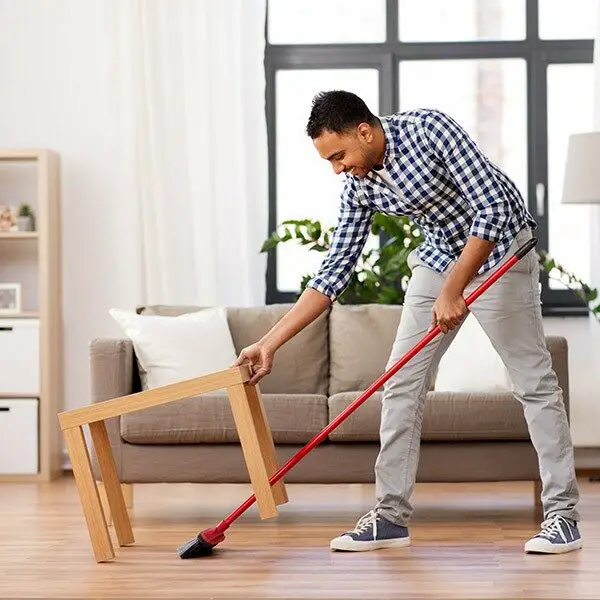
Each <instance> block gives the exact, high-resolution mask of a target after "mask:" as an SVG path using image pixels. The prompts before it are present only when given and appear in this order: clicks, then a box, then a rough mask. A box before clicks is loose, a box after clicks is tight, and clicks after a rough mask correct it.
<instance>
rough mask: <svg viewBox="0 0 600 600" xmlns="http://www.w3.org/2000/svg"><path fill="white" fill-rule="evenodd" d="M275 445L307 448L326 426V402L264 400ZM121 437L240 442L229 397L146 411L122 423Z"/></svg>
mask: <svg viewBox="0 0 600 600" xmlns="http://www.w3.org/2000/svg"><path fill="white" fill-rule="evenodd" d="M262 397H263V404H264V406H265V412H266V413H267V420H268V422H269V426H270V428H271V431H272V434H273V440H274V441H275V442H276V443H279V444H305V443H306V442H308V441H309V440H310V439H311V438H312V437H314V435H315V434H317V433H318V432H319V431H321V429H323V428H324V427H325V426H326V425H327V397H326V396H319V395H316V394H294V395H291V394H263V396H262ZM121 437H122V438H123V440H124V441H125V442H128V443H130V444H200V443H207V444H211V443H212V444H220V443H236V442H238V441H239V438H238V435H237V431H236V428H235V423H234V420H233V414H232V412H231V408H230V406H229V400H228V398H227V395H226V394H225V393H224V392H217V393H214V394H204V395H202V396H196V397H194V398H186V399H185V400H179V401H178V402H172V403H170V404H164V405H162V406H156V407H153V408H146V409H144V410H139V411H136V412H133V413H128V414H126V415H123V416H122V417H121Z"/></svg>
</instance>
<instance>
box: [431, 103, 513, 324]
mask: <svg viewBox="0 0 600 600" xmlns="http://www.w3.org/2000/svg"><path fill="white" fill-rule="evenodd" d="M422 132H423V135H424V137H425V139H426V143H428V144H429V147H430V148H431V150H432V151H433V153H434V154H435V156H436V157H437V158H438V159H440V160H441V161H442V162H443V163H444V166H445V167H446V169H447V171H448V173H449V175H450V177H451V178H452V180H453V181H454V183H455V185H456V187H457V188H458V190H459V192H460V193H461V195H462V196H463V197H464V198H465V200H466V201H467V202H469V203H470V204H471V205H472V206H473V208H474V209H475V211H476V213H475V218H474V219H473V223H472V224H471V229H470V234H471V235H470V237H469V239H468V240H467V243H466V245H465V247H464V248H463V251H462V252H461V255H460V257H459V259H458V260H457V262H456V264H455V266H454V267H453V269H452V271H451V272H450V274H449V275H448V277H447V278H446V281H445V283H444V286H443V287H442V291H441V293H440V297H439V298H438V299H437V301H436V302H435V304H434V307H433V311H432V321H431V328H432V329H433V327H435V325H436V323H437V324H439V325H440V329H441V330H442V331H443V332H444V333H446V332H448V331H450V330H451V329H454V328H455V327H457V326H458V324H459V322H460V320H461V319H462V318H463V317H464V315H465V314H466V313H467V306H466V303H465V300H464V298H463V293H464V291H465V288H466V287H467V285H468V284H469V283H470V282H471V280H472V279H473V277H475V275H476V274H477V272H478V271H479V269H480V267H481V266H482V265H483V263H485V261H486V260H487V258H488V256H489V255H490V253H491V252H492V250H493V248H494V246H495V245H496V243H497V242H498V241H499V240H500V239H501V237H502V233H503V231H504V227H505V226H506V224H507V223H508V220H509V218H510V214H511V213H510V206H509V203H508V202H507V198H506V192H505V191H504V188H503V187H502V185H500V183H499V182H498V181H497V179H496V175H495V173H494V171H493V169H492V166H491V164H490V162H489V161H488V159H487V158H486V157H485V155H484V154H483V153H482V152H481V150H480V149H479V148H478V147H477V144H475V142H474V141H473V140H472V139H471V138H470V137H469V135H468V134H467V133H466V131H465V130H464V129H463V128H462V127H460V125H458V123H456V122H455V121H454V120H453V119H451V118H450V117H448V116H447V115H445V114H443V113H441V112H439V111H433V112H432V113H431V114H430V115H429V116H428V117H427V118H426V119H424V122H423V123H422Z"/></svg>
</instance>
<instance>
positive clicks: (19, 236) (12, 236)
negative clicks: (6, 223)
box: [0, 231, 40, 240]
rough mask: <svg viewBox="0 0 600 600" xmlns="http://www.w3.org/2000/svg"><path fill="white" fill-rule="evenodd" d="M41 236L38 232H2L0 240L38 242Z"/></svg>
mask: <svg viewBox="0 0 600 600" xmlns="http://www.w3.org/2000/svg"><path fill="white" fill-rule="evenodd" d="M39 237H40V234H39V233H38V232H37V231H2V232H0V240H37V239H38V238H39Z"/></svg>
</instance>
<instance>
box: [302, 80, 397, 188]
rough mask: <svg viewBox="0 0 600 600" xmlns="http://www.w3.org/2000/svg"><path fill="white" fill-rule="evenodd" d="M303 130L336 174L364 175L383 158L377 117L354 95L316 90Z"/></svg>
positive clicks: (381, 133) (383, 142) (383, 140)
mask: <svg viewBox="0 0 600 600" xmlns="http://www.w3.org/2000/svg"><path fill="white" fill-rule="evenodd" d="M306 133H307V134H308V135H309V136H310V137H311V138H312V140H313V143H314V145H315V147H316V149H317V150H318V152H319V154H320V155H321V157H322V158H324V159H326V160H329V161H330V162H331V165H332V166H333V170H334V171H335V172H336V174H339V173H343V172H348V173H350V174H351V175H355V176H357V177H364V176H365V175H366V174H367V173H368V172H369V171H370V170H371V169H372V168H373V166H374V165H376V164H378V163H380V162H381V161H382V160H383V154H384V152H385V137H384V135H383V130H382V127H381V123H380V122H379V119H378V118H377V117H376V116H375V115H374V114H373V113H372V112H371V111H370V110H369V109H368V107H367V105H366V104H365V103H364V102H363V100H361V99H360V98H359V97H358V96H357V95H356V94H352V93H351V92H344V91H332V92H320V93H319V94H317V95H316V96H315V97H314V99H313V103H312V110H311V111H310V117H309V119H308V124H307V126H306Z"/></svg>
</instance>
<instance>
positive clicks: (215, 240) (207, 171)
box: [106, 0, 268, 306]
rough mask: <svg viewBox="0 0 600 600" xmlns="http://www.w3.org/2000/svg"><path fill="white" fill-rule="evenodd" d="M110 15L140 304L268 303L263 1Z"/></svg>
mask: <svg viewBox="0 0 600 600" xmlns="http://www.w3.org/2000/svg"><path fill="white" fill-rule="evenodd" d="M106 6H107V12H106V17H107V18H106V36H107V41H108V42H109V44H108V47H109V48H110V50H109V57H108V77H109V81H110V82H111V84H114V88H113V89H114V95H113V98H112V103H113V104H112V111H113V114H114V118H115V119H116V120H117V123H118V131H119V132H120V133H119V135H120V138H121V139H120V142H121V143H120V148H121V151H122V156H121V157H116V158H117V159H119V160H121V161H123V164H121V165H120V166H119V169H120V172H121V173H122V174H126V177H127V178H128V188H129V190H130V191H131V195H132V197H135V201H136V202H137V203H138V206H139V218H140V228H141V240H142V242H141V243H142V250H143V251H142V269H143V280H142V281H143V289H144V293H145V298H143V299H142V301H144V302H147V303H169V304H175V303H176V304H200V305H228V306H248V305H257V304H263V303H264V296H265V290H264V285H265V284H264V280H265V267H266V260H265V256H264V255H261V254H260V253H259V250H260V246H261V243H262V241H263V239H264V238H265V237H266V235H267V233H268V232H267V214H268V206H267V205H268V198H267V143H266V123H265V114H264V97H265V96H264V85H265V76H264V63H263V59H264V46H265V41H264V22H265V21H264V20H265V10H266V9H265V0H109V1H108V2H107V5H106ZM111 87H113V85H111Z"/></svg>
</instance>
